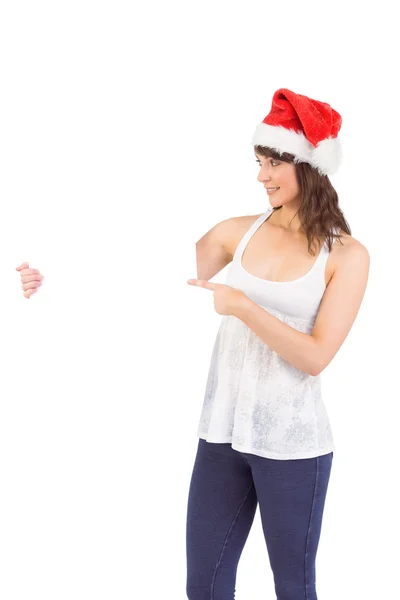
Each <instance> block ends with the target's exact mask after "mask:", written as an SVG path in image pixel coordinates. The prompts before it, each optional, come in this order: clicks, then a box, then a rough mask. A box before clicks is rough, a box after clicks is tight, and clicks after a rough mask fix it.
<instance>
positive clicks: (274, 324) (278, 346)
mask: <svg viewBox="0 0 400 600" xmlns="http://www.w3.org/2000/svg"><path fill="white" fill-rule="evenodd" d="M369 264H370V259H369V254H368V251H367V249H366V248H365V246H363V245H362V244H361V243H360V242H358V241H357V240H354V241H352V243H350V244H348V245H346V246H343V247H342V248H340V256H338V261H337V266H336V268H335V272H334V274H333V276H332V278H331V280H330V281H329V283H328V285H327V287H326V290H325V293H324V296H323V298H322V301H321V304H320V307H319V310H318V314H317V318H316V320H315V323H314V327H313V330H312V332H311V334H307V333H303V332H301V331H298V330H297V329H294V328H293V327H290V325H287V324H286V323H283V322H282V321H280V320H279V319H278V318H277V317H274V316H273V315H271V314H270V313H268V312H267V311H265V310H264V309H263V308H261V307H260V306H259V305H258V304H256V303H255V302H253V301H252V300H251V299H250V298H249V297H248V296H245V295H242V296H239V297H238V301H237V303H236V304H235V306H234V308H233V311H232V313H233V314H234V315H235V316H236V317H237V318H238V319H240V320H241V321H243V323H245V324H246V325H247V326H248V327H250V329H252V331H254V333H255V334H256V335H258V337H260V338H261V339H262V340H263V341H264V342H265V343H266V344H267V345H268V346H269V347H270V348H271V349H272V350H275V352H277V354H279V355H280V356H281V357H282V358H283V359H285V360H287V361H288V362H290V363H291V364H292V365H294V366H295V367H297V368H298V369H301V370H302V371H305V372H306V373H309V374H310V375H314V376H316V375H319V373H321V371H323V370H324V369H325V367H327V366H328V365H329V363H330V362H331V360H332V359H333V357H334V356H335V354H336V353H337V351H338V350H339V348H340V346H341V345H342V344H343V342H344V341H345V339H346V337H347V335H348V334H349V332H350V329H351V327H352V325H353V323H354V321H355V318H356V316H357V313H358V311H359V308H360V306H361V302H362V299H363V297H364V293H365V289H366V287H367V281H368V273H369Z"/></svg>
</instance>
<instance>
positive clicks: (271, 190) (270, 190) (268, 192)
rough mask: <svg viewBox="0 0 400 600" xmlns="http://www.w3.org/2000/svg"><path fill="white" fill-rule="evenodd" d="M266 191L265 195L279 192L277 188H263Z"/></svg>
mask: <svg viewBox="0 0 400 600" xmlns="http://www.w3.org/2000/svg"><path fill="white" fill-rule="evenodd" d="M265 189H266V190H267V194H268V195H270V194H273V193H274V192H276V191H277V190H279V188H278V187H274V188H265Z"/></svg>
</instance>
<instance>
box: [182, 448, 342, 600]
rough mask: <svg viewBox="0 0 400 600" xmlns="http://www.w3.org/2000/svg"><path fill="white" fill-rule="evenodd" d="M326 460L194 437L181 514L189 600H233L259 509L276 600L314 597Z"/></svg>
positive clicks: (325, 457) (313, 599) (328, 463)
mask: <svg viewBox="0 0 400 600" xmlns="http://www.w3.org/2000/svg"><path fill="white" fill-rule="evenodd" d="M332 459H333V452H331V453H330V454H325V455H323V456H318V457H315V458H305V459H296V460H275V459H269V458H263V457H260V456H256V455H253V454H247V453H243V452H238V451H237V450H233V448H232V447H231V445H230V444H215V443H209V442H206V441H205V440H203V439H200V440H199V445H198V449H197V454H196V459H195V463H194V468H193V474H192V478H191V482H190V489H189V498H188V512H187V529H186V544H187V545H186V550H187V582H186V593H187V597H188V598H189V600H234V597H235V583H236V573H237V566H238V562H239V559H240V556H241V553H242V550H243V547H244V545H245V543H246V540H247V537H248V534H249V532H250V528H251V525H252V523H253V520H254V515H255V512H256V508H257V504H259V507H260V516H261V522H262V528H263V532H264V537H265V542H266V546H267V551H268V556H269V563H270V566H271V569H272V573H273V578H274V585H275V592H276V596H277V599H278V600H317V594H316V588H315V582H316V577H315V559H316V554H317V548H318V542H319V538H320V532H321V524H322V515H323V510H324V504H325V497H326V492H327V488H328V482H329V477H330V472H331V466H332ZM260 597H261V594H260Z"/></svg>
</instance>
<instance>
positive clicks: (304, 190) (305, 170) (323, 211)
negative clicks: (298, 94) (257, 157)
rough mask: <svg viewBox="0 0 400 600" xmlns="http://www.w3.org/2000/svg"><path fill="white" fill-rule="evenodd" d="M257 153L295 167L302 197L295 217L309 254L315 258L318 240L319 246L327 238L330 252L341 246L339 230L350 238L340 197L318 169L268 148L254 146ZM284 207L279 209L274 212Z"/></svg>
mask: <svg viewBox="0 0 400 600" xmlns="http://www.w3.org/2000/svg"><path fill="white" fill-rule="evenodd" d="M254 150H255V152H257V154H261V155H262V156H265V157H266V158H274V159H276V160H281V161H283V162H288V163H291V164H294V166H295V168H296V177H297V182H298V184H299V187H300V194H301V198H302V202H301V205H300V207H299V210H298V211H297V213H296V214H297V215H298V217H299V220H300V223H301V226H302V228H303V229H304V231H305V234H306V236H307V240H308V251H309V253H310V254H312V255H313V256H314V255H315V251H314V249H312V246H314V240H316V239H317V240H320V243H323V241H324V240H325V239H326V241H327V244H328V249H329V252H330V251H331V250H332V246H333V243H334V240H335V239H339V241H340V243H342V241H341V240H340V230H342V231H344V232H345V233H347V234H349V235H351V230H350V226H349V224H348V223H347V221H346V219H345V217H344V215H343V212H342V211H341V209H340V208H339V197H338V195H337V192H336V190H335V188H334V187H333V185H332V184H331V182H330V180H329V178H328V176H327V175H321V173H320V172H319V171H318V169H316V168H315V167H313V166H312V165H310V164H309V163H306V162H295V160H296V159H295V156H294V155H293V154H289V153H288V152H283V153H280V152H277V151H276V150H273V149H272V148H267V147H265V146H254ZM281 208H282V207H281V206H278V207H277V208H275V209H274V211H275V210H280V209H281ZM335 228H338V229H339V233H338V234H336V233H335V232H334V231H333V230H334V229H335Z"/></svg>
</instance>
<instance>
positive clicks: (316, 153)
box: [311, 138, 342, 175]
mask: <svg viewBox="0 0 400 600" xmlns="http://www.w3.org/2000/svg"><path fill="white" fill-rule="evenodd" d="M341 161H342V145H341V142H340V140H339V139H338V138H327V139H326V140H322V141H321V142H319V143H318V144H317V146H316V148H314V149H313V151H312V158H311V162H312V165H313V166H314V167H316V168H317V169H318V170H319V171H320V172H322V173H323V174H324V175H332V173H334V172H335V171H337V169H338V167H339V165H340V163H341Z"/></svg>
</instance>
